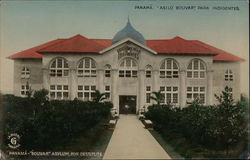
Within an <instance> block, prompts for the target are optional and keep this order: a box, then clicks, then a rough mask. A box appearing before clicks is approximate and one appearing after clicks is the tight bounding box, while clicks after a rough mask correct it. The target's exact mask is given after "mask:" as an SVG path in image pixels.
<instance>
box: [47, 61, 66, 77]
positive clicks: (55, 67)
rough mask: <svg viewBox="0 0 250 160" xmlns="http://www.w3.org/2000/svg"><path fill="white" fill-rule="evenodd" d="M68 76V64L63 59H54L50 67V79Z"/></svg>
mask: <svg viewBox="0 0 250 160" xmlns="http://www.w3.org/2000/svg"><path fill="white" fill-rule="evenodd" d="M68 75H69V65H68V62H67V61H66V60H65V59H63V58H56V59H55V60H53V61H52V63H51V65H50V76H51V77H65V76H68Z"/></svg>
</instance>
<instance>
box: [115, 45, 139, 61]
mask: <svg viewBox="0 0 250 160" xmlns="http://www.w3.org/2000/svg"><path fill="white" fill-rule="evenodd" d="M117 52H118V59H121V58H122V57H133V58H135V59H137V60H139V55H140V52H141V50H140V49H139V48H137V47H134V46H123V47H121V48H119V49H117Z"/></svg>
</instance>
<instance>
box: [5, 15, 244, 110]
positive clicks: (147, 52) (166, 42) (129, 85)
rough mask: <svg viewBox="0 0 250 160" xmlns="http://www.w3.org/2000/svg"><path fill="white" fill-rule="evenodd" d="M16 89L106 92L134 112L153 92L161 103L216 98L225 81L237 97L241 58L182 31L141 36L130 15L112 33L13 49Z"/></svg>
mask: <svg viewBox="0 0 250 160" xmlns="http://www.w3.org/2000/svg"><path fill="white" fill-rule="evenodd" d="M9 58H10V59H13V60H14V94H15V95H17V96H24V95H25V94H26V92H27V91H28V90H29V89H30V88H31V89H33V90H38V89H41V88H45V89H48V90H49V91H50V99H74V98H78V99H82V100H91V98H92V97H93V93H94V91H95V90H96V89H97V90H99V91H101V92H105V93H106V96H107V97H108V98H109V100H111V101H112V102H113V104H114V107H116V109H117V110H118V112H119V113H123V112H124V108H125V106H126V107H127V106H128V107H130V109H131V110H130V112H131V113H136V112H138V110H139V109H140V108H141V107H143V106H148V105H149V104H152V103H153V102H152V100H150V98H149V97H150V95H151V92H153V91H158V90H161V91H162V95H163V96H162V99H161V102H162V103H172V104H174V105H177V106H181V107H185V106H186V105H187V103H189V102H191V101H192V100H193V99H194V98H196V97H199V99H200V101H201V102H202V103H204V104H206V105H212V104H214V103H216V99H215V98H214V94H219V93H220V92H221V91H222V90H223V89H224V87H225V86H229V87H231V88H232V90H231V92H232V94H233V98H234V99H235V100H239V98H240V62H241V61H243V59H241V58H239V57H237V56H235V55H233V54H230V53H228V52H226V51H223V50H220V49H218V48H215V47H213V46H211V45H209V44H206V43H203V42H201V41H198V40H186V39H183V38H181V37H174V38H172V39H161V40H145V39H144V37H143V35H142V34H141V33H139V32H138V31H136V30H135V29H134V28H133V26H132V25H131V23H130V21H129V20H128V22H127V24H126V26H125V27H124V28H123V29H122V30H121V31H119V32H118V33H117V34H116V35H115V36H114V38H113V39H112V40H111V39H88V38H86V37H84V36H82V35H76V36H73V37H71V38H68V39H56V40H53V41H50V42H47V43H45V44H42V45H39V46H36V47H34V48H30V49H27V50H24V51H22V52H19V53H16V54H14V55H12V56H10V57H9Z"/></svg>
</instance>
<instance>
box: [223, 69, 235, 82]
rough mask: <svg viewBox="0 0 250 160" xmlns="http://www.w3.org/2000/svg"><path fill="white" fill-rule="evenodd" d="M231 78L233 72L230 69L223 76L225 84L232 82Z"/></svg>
mask: <svg viewBox="0 0 250 160" xmlns="http://www.w3.org/2000/svg"><path fill="white" fill-rule="evenodd" d="M233 77H234V75H233V71H232V70H231V69H227V70H226V72H225V76H224V78H225V81H227V82H230V81H233Z"/></svg>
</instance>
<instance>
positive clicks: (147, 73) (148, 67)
mask: <svg viewBox="0 0 250 160" xmlns="http://www.w3.org/2000/svg"><path fill="white" fill-rule="evenodd" d="M145 75H146V78H151V76H152V67H151V66H150V65H147V66H146V71H145Z"/></svg>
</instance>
